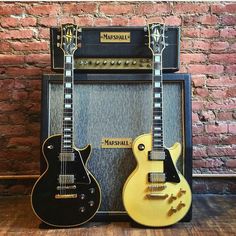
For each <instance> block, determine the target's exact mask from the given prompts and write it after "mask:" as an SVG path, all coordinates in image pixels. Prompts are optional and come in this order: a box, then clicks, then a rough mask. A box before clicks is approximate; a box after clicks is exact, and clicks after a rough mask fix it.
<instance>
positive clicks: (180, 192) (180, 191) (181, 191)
mask: <svg viewBox="0 0 236 236" xmlns="http://www.w3.org/2000/svg"><path fill="white" fill-rule="evenodd" d="M185 193H186V190H184V189H182V188H180V190H179V192H178V197H181V196H182V195H183V194H185Z"/></svg>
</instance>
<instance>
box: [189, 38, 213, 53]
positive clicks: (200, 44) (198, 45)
mask: <svg viewBox="0 0 236 236" xmlns="http://www.w3.org/2000/svg"><path fill="white" fill-rule="evenodd" d="M193 37H194V38H195V37H196V36H193ZM210 47H211V43H210V42H209V41H208V42H205V41H199V40H194V41H193V48H194V49H199V50H203V51H205V50H206V51H208V50H210Z"/></svg>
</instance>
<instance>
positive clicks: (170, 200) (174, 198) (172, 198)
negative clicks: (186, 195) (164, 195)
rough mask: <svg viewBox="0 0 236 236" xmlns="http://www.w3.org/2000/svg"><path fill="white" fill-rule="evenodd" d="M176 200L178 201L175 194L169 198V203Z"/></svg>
mask: <svg viewBox="0 0 236 236" xmlns="http://www.w3.org/2000/svg"><path fill="white" fill-rule="evenodd" d="M176 199H177V197H175V196H174V195H173V194H171V195H170V198H169V203H171V202H173V201H174V200H176Z"/></svg>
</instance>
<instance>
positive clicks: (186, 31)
mask: <svg viewBox="0 0 236 236" xmlns="http://www.w3.org/2000/svg"><path fill="white" fill-rule="evenodd" d="M181 34H182V37H189V38H199V37H200V34H201V31H200V29H199V28H191V27H187V28H183V29H182V33H181Z"/></svg>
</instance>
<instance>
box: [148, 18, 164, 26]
mask: <svg viewBox="0 0 236 236" xmlns="http://www.w3.org/2000/svg"><path fill="white" fill-rule="evenodd" d="M153 22H159V23H162V24H163V23H164V20H163V18H162V17H160V16H151V17H148V18H147V23H153Z"/></svg>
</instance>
